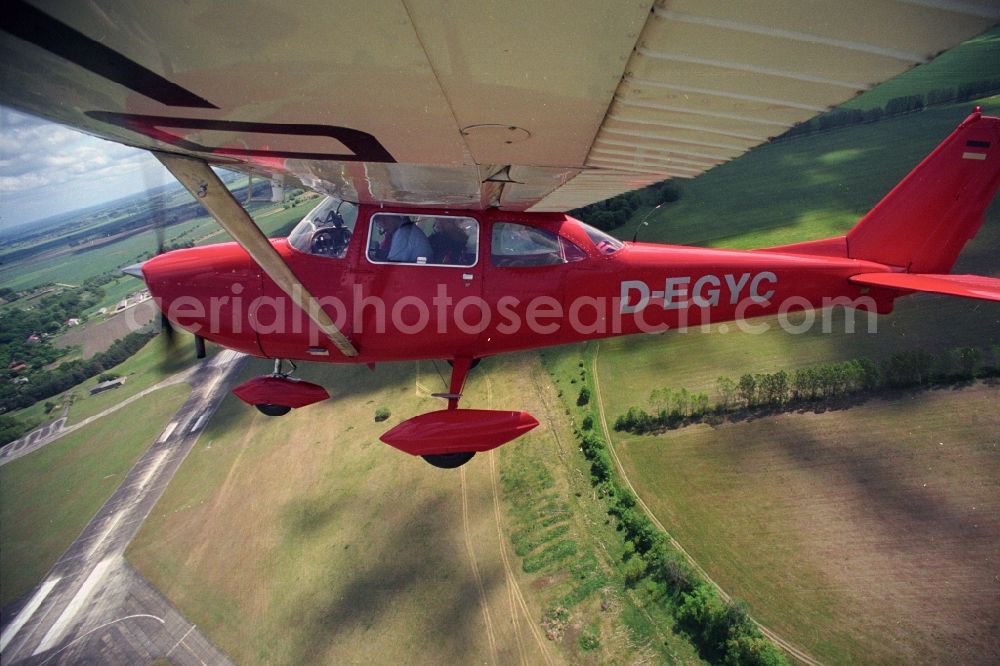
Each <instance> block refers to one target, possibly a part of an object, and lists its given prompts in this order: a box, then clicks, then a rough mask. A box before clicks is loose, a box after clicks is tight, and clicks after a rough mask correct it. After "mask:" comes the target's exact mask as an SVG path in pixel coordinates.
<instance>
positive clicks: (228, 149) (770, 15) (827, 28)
mask: <svg viewBox="0 0 1000 666" xmlns="http://www.w3.org/2000/svg"><path fill="white" fill-rule="evenodd" d="M5 14H6V16H4V17H3V18H2V31H0V63H2V64H0V102H3V103H4V104H8V105H10V106H13V107H15V108H18V109H20V110H23V111H27V112H29V113H33V114H35V115H39V116H42V117H45V118H48V119H51V120H54V121H56V122H60V123H65V124H67V125H70V126H72V127H76V128H78V129H82V130H83V131H86V132H88V133H90V134H94V135H97V136H100V137H103V138H107V139H110V140H113V141H118V142H121V143H126V144H129V145H133V146H138V147H143V148H151V149H156V150H161V151H169V152H175V153H179V154H187V155H195V156H199V157H202V158H204V159H206V160H208V161H209V162H212V163H216V164H224V165H229V166H230V167H234V168H237V169H239V170H243V171H247V170H251V169H252V170H253V171H254V173H257V174H261V175H266V176H275V177H278V178H280V179H283V180H284V182H285V184H286V185H294V184H301V185H303V186H305V187H307V188H310V189H313V190H317V191H321V192H325V193H329V194H335V195H337V196H340V197H342V198H346V199H349V200H353V201H360V202H366V203H381V204H385V205H393V204H401V205H410V206H433V207H447V208H485V207H489V206H500V207H502V208H505V209H510V210H532V211H563V210H569V209H572V208H576V207H579V206H582V205H585V204H587V203H591V202H594V201H599V200H602V199H605V198H608V197H610V196H613V195H615V194H619V193H621V192H625V191H628V190H632V189H636V188H639V187H643V186H645V185H648V184H651V183H655V182H658V181H661V180H665V179H668V178H690V177H693V176H696V175H698V174H699V173H702V172H704V171H705V170H707V169H710V168H712V167H713V166H716V165H718V164H722V163H724V162H727V161H729V160H731V159H733V158H735V157H737V156H739V155H740V154H742V153H744V152H746V151H747V150H749V149H750V148H752V147H754V146H756V145H758V144H760V143H763V142H765V141H767V140H768V139H769V138H770V137H774V136H776V135H779V134H781V133H782V132H784V131H785V130H786V129H787V128H789V127H791V126H793V125H795V124H796V123H799V122H802V121H804V120H807V119H809V118H811V117H813V116H815V115H817V114H818V113H821V112H823V111H824V110H826V109H828V108H830V107H832V106H835V105H837V104H839V103H841V102H844V101H846V100H848V99H850V98H851V97H853V96H854V95H856V94H857V93H858V92H859V91H863V90H866V89H868V88H870V87H872V86H874V85H876V84H877V83H880V82H882V81H885V80H886V79H889V78H891V77H893V76H895V75H897V74H899V73H901V72H903V71H905V70H907V69H909V68H910V67H912V66H914V65H915V64H918V63H921V62H924V61H926V60H928V59H930V58H932V57H933V56H934V55H936V54H937V53H939V52H941V51H943V50H945V49H947V48H950V47H951V46H954V45H955V44H957V43H959V42H960V41H962V40H964V39H967V38H969V37H972V36H974V35H976V34H978V33H979V32H981V31H983V30H984V29H986V28H988V27H990V26H991V25H993V24H994V23H995V22H996V21H997V20H998V18H1000V7H998V3H997V2H996V1H994V0H955V1H952V0H841V1H838V2H820V1H818V0H759V1H746V2H744V1H740V2H733V1H731V0H664V1H661V2H656V3H654V4H652V5H651V4H650V3H649V2H648V0H647V1H645V2H639V1H637V0H625V1H620V2H609V1H608V0H581V1H576V2H540V1H538V0H535V1H533V2H508V3H500V2H494V1H492V0H461V1H459V0H455V1H453V2H448V1H447V0H404V1H402V2H398V1H380V0H341V1H339V2H336V3H330V2H326V1H323V2H319V1H316V2H295V3H271V2H254V3H242V4H239V5H229V4H226V3H185V4H181V3H143V4H142V6H138V5H137V3H134V2H131V1H107V2H105V1H103V0H102V1H100V2H88V3H77V2H72V3H67V2H55V1H53V2H44V1H41V0H34V1H33V2H31V3H30V4H29V3H25V2H14V3H13V4H11V5H10V6H9V7H7V8H5Z"/></svg>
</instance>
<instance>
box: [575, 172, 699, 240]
mask: <svg viewBox="0 0 1000 666" xmlns="http://www.w3.org/2000/svg"><path fill="white" fill-rule="evenodd" d="M679 198H680V192H679V191H678V190H677V188H676V187H674V186H673V185H671V184H670V183H669V182H661V183H656V184H654V185H648V186H646V187H644V188H642V189H640V190H634V191H632V192H625V193H624V194H619V195H618V196H615V197H611V198H610V199H605V200H604V201H598V202H597V203H592V204H590V205H588V206H584V207H583V208H577V209H576V210H571V211H570V215H572V216H573V217H575V218H576V219H578V220H581V221H583V222H586V223H587V224H589V225H590V226H592V227H597V228H598V229H601V230H603V231H612V230H614V229H617V228H618V227H620V226H622V225H623V224H625V223H626V222H628V221H629V220H630V219H632V215H633V214H634V213H635V211H636V210H638V209H639V208H641V207H643V206H647V207H653V206H659V205H660V204H662V203H671V202H673V201H677V200H678V199H679Z"/></svg>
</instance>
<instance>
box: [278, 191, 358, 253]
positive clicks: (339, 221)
mask: <svg viewBox="0 0 1000 666" xmlns="http://www.w3.org/2000/svg"><path fill="white" fill-rule="evenodd" d="M357 221H358V207H357V206H355V205H354V204H352V203H351V202H349V201H343V200H341V199H337V198H335V197H327V198H326V199H324V200H323V201H322V202H321V203H320V204H319V205H318V206H316V207H315V208H313V209H312V210H311V211H310V212H309V213H308V214H306V216H305V217H304V218H302V221H301V222H299V223H298V224H297V225H296V226H295V229H293V230H292V233H291V234H290V235H289V236H288V243H289V244H290V245H291V246H292V247H294V248H295V249H296V250H298V251H300V252H305V253H306V254H314V255H317V256H321V257H331V258H333V259H343V258H344V256H345V255H346V254H347V248H348V247H349V245H350V242H351V238H352V237H353V236H354V225H355V224H357Z"/></svg>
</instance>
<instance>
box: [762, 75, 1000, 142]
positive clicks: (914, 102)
mask: <svg viewBox="0 0 1000 666" xmlns="http://www.w3.org/2000/svg"><path fill="white" fill-rule="evenodd" d="M998 90H1000V79H985V80H982V81H970V82H967V83H962V84H960V85H958V86H954V87H950V88H936V89H934V90H931V91H930V92H928V93H927V94H926V95H922V94H916V95H903V96H900V97H893V98H892V99H890V100H889V101H888V102H886V103H885V106H884V107H881V106H876V107H873V108H870V109H864V110H862V109H833V110H832V111H828V112H827V113H824V114H823V115H821V116H817V117H815V118H812V119H810V120H807V121H806V122H804V123H799V124H798V125H795V126H794V127H792V128H790V129H789V130H788V131H787V132H785V133H784V134H782V135H781V136H780V137H778V139H787V138H791V137H796V136H802V135H805V134H814V133H816V132H824V131H827V130H830V129H834V128H836V127H844V126H847V125H857V124H860V123H873V122H876V121H879V120H881V119H883V118H891V117H894V116H900V115H903V114H907V113H914V112H916V111H922V110H923V109H924V108H925V107H927V106H936V105H939V104H952V103H954V102H964V101H968V100H972V99H979V98H980V97H985V96H987V95H990V94H993V93H995V92H997V91H998Z"/></svg>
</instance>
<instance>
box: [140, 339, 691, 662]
mask: <svg viewBox="0 0 1000 666" xmlns="http://www.w3.org/2000/svg"><path fill="white" fill-rule="evenodd" d="M438 366H439V367H435V365H434V364H432V363H430V362H422V363H421V364H420V365H419V370H418V369H416V366H415V365H414V364H413V363H406V364H387V365H381V366H379V368H378V370H377V372H375V373H372V372H370V371H369V370H367V369H366V368H364V367H329V366H327V367H323V366H318V365H310V366H307V367H305V368H303V373H302V374H303V376H304V377H307V378H310V379H313V380H314V381H315V380H321V381H322V382H323V383H324V385H326V386H327V387H328V388H330V389H331V393H332V394H333V400H332V401H330V402H324V403H321V404H319V405H315V406H312V407H310V408H307V409H303V410H300V411H295V412H293V413H292V414H291V415H289V416H287V417H282V418H281V419H268V418H267V417H264V416H261V415H259V414H257V413H256V412H253V411H250V410H249V409H248V408H247V407H246V406H245V405H243V404H242V403H239V402H238V401H236V400H234V399H227V401H226V402H225V403H224V404H223V405H222V407H221V408H220V411H219V412H218V414H217V415H216V417H215V418H213V420H212V422H211V424H210V425H209V427H208V429H207V430H206V431H205V433H204V434H203V435H202V438H201V440H200V441H199V443H198V445H197V446H196V448H195V449H194V450H193V451H192V453H191V454H190V456H189V458H188V459H187V460H186V461H185V463H184V465H183V466H182V468H181V469H180V470H179V472H178V473H177V475H176V477H175V478H174V480H173V481H172V483H171V485H170V487H169V488H168V489H167V492H166V494H165V495H164V497H163V499H162V500H161V501H160V503H159V504H158V505H157V507H156V508H155V509H154V511H153V513H152V515H151V516H150V518H149V519H148V520H147V522H146V524H145V525H144V526H143V528H142V531H141V532H140V534H139V536H138V537H137V539H136V540H135V542H133V544H132V546H131V547H130V549H129V551H128V557H129V559H130V561H131V562H133V563H134V564H135V565H136V566H137V568H138V569H139V570H140V571H141V572H142V573H143V575H145V576H147V577H148V578H149V579H150V580H151V581H152V582H153V583H154V584H155V585H156V586H157V587H158V588H159V589H160V590H161V591H163V592H164V593H165V594H166V595H167V596H168V597H169V598H170V599H171V601H173V602H174V603H175V604H177V605H178V606H179V607H180V608H181V609H182V611H183V612H184V614H185V616H186V617H188V618H190V619H191V621H192V622H195V623H197V625H198V626H199V628H201V629H202V630H203V631H206V632H207V634H208V635H209V636H210V637H211V638H212V640H213V641H214V642H215V643H216V644H218V645H219V646H220V647H221V648H222V649H223V650H224V651H225V652H226V653H227V654H228V655H230V656H231V657H232V658H233V659H234V660H235V661H237V662H238V663H239V662H243V663H251V662H253V663H263V662H266V663H276V664H278V663H320V662H325V663H328V662H345V663H357V662H364V661H370V662H374V663H386V662H393V661H405V662H411V663H412V662H414V660H416V661H417V662H420V663H440V662H441V661H442V660H447V661H448V662H449V663H473V662H488V661H491V660H493V661H495V662H496V663H515V662H522V663H541V660H542V656H541V651H542V650H546V651H547V652H548V653H549V654H550V655H551V656H552V657H553V658H554V659H555V660H556V662H557V663H565V662H571V663H580V662H583V663H589V662H594V663H597V662H601V663H628V662H630V661H634V660H635V659H638V658H639V657H640V656H641V655H666V656H665V657H663V658H665V659H669V658H670V655H671V654H672V655H674V656H680V657H682V660H683V661H686V662H689V663H692V662H694V661H696V658H695V656H694V653H693V651H692V649H691V648H690V646H689V645H687V644H686V643H685V641H684V640H683V639H682V638H679V637H677V636H674V635H672V634H670V633H669V632H666V635H665V636H655V638H652V639H650V638H648V637H646V636H644V635H643V634H642V633H641V632H636V631H634V630H633V629H630V628H628V625H627V624H626V623H625V620H624V619H623V618H624V617H625V616H627V615H629V614H633V615H641V614H640V611H638V610H637V609H636V607H635V606H634V605H633V603H632V602H631V601H630V599H628V598H627V597H622V596H621V593H620V584H618V585H617V589H619V592H616V591H615V590H616V583H615V580H616V576H617V574H616V572H615V571H616V570H615V566H616V562H617V560H618V558H620V554H621V545H620V543H619V544H618V545H617V546H616V545H615V543H616V542H617V541H619V540H618V539H616V537H615V535H614V531H613V527H612V526H611V525H609V524H606V517H605V516H604V515H603V512H602V511H601V509H600V505H599V504H598V503H597V502H594V501H592V499H591V496H590V492H591V490H590V486H589V483H586V482H585V481H584V480H583V476H582V475H581V474H579V473H578V472H577V471H576V467H574V465H576V464H577V463H579V462H580V461H579V460H578V459H577V458H576V457H575V456H574V453H573V451H572V450H571V449H568V448H567V447H568V446H570V444H569V442H570V441H571V440H570V439H569V428H570V426H569V424H568V423H567V421H566V419H565V417H564V416H563V415H562V413H561V411H560V410H559V408H558V406H557V401H556V400H555V396H554V395H552V393H551V392H552V389H551V387H547V386H546V385H545V383H544V382H542V384H541V385H540V386H535V385H530V384H529V385H528V386H525V385H524V382H523V378H524V377H525V376H535V377H543V376H544V375H543V373H542V372H541V368H540V367H539V365H538V361H537V357H535V356H534V355H531V354H528V355H522V356H511V357H505V358H503V359H496V360H493V361H487V362H486V363H484V364H483V365H482V366H481V368H480V369H479V370H477V371H476V372H475V373H473V375H472V377H471V378H470V382H469V385H468V386H467V387H466V392H465V394H466V398H465V400H464V401H463V405H466V404H467V406H468V407H488V406H492V407H494V408H503V407H510V406H516V407H518V408H525V409H529V410H531V411H532V412H533V413H535V414H536V415H538V416H539V418H540V419H542V421H543V424H542V426H541V427H540V428H538V429H536V430H535V431H534V432H532V433H529V434H528V435H527V436H525V437H524V438H523V439H521V440H519V441H518V442H517V443H516V444H511V445H509V446H508V447H505V448H504V449H502V450H500V451H498V452H497V453H496V454H495V458H493V460H491V456H490V455H488V454H480V455H479V456H477V457H476V458H475V459H474V460H473V461H472V462H470V463H469V464H468V465H467V466H466V467H465V468H463V471H457V470H454V471H445V470H438V469H434V468H432V467H430V466H428V465H427V464H425V463H424V462H423V461H421V460H418V459H413V458H410V457H408V456H406V454H403V453H400V452H397V451H395V450H393V449H391V448H389V447H387V446H386V445H385V444H382V443H381V442H379V441H378V440H377V437H378V435H379V434H380V433H382V432H384V431H385V430H387V429H388V428H390V427H391V426H393V425H394V424H396V423H398V422H400V421H401V420H403V419H404V418H406V417H408V416H412V415H414V414H417V413H421V412H424V411H428V410H430V409H434V408H439V407H440V404H439V403H438V401H437V400H436V399H433V398H430V397H428V392H429V391H437V390H440V389H441V388H442V386H441V385H442V379H441V374H446V373H447V366H446V365H445V364H443V363H441V364H438ZM264 370H265V367H264V365H263V364H260V363H258V364H256V365H255V366H254V367H251V368H248V370H247V374H256V373H259V372H261V371H264ZM381 406H388V407H389V408H390V409H391V417H390V418H389V420H388V421H386V422H384V423H375V422H374V419H373V415H374V412H375V410H376V409H377V408H378V407H381ZM554 432H555V433H557V434H558V435H559V438H558V439H557V438H556V437H554V436H553V433H554ZM568 461H569V462H568ZM498 520H499V523H498ZM473 566H474V567H475V569H473ZM605 603H607V609H608V610H602V604H605ZM559 605H562V606H565V607H567V608H568V610H569V613H570V617H571V620H570V621H569V622H567V624H566V626H565V627H564V628H563V629H562V630H561V633H560V636H561V640H559V641H557V642H550V641H548V640H546V639H544V638H543V637H541V636H540V631H541V630H540V627H539V625H540V622H541V619H542V617H543V615H544V613H545V612H546V611H547V610H550V609H552V608H554V607H556V606H559ZM484 607H485V608H486V609H488V612H489V621H487V620H486V618H485V616H484V611H483V608H484ZM584 633H588V634H589V635H594V636H597V637H598V639H599V643H600V646H599V647H598V648H596V649H592V650H584V649H583V648H582V646H581V643H580V636H582V635H583V634H584ZM491 636H492V639H491ZM491 640H492V643H491ZM663 641H666V645H664V644H663Z"/></svg>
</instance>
